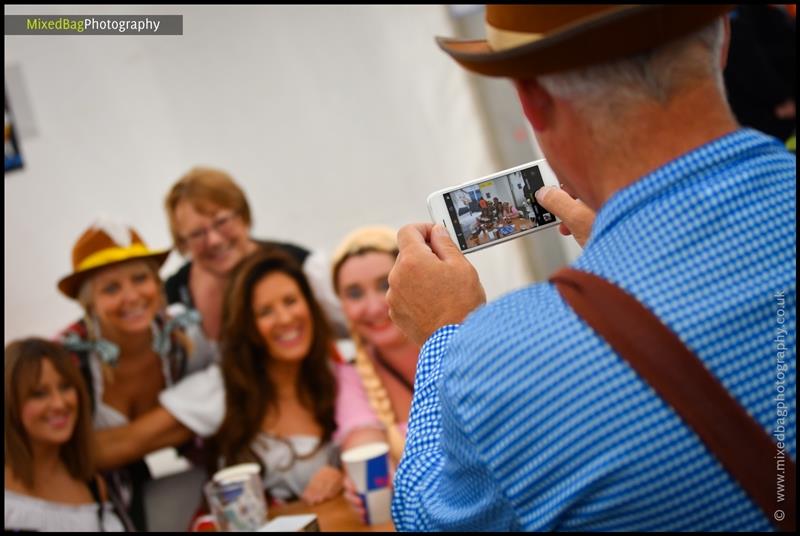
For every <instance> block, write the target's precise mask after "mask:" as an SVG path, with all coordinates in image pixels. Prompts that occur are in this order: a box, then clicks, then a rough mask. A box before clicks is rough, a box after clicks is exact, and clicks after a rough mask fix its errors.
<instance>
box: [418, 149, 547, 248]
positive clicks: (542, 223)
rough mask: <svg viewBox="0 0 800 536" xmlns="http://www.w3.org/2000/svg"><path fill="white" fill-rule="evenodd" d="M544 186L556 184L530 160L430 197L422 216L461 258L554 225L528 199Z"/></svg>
mask: <svg viewBox="0 0 800 536" xmlns="http://www.w3.org/2000/svg"><path fill="white" fill-rule="evenodd" d="M545 185H548V186H557V185H558V180H557V179H556V176H555V173H553V170H552V168H551V167H550V166H549V165H547V161H546V160H544V159H542V160H536V161H534V162H528V163H527V164H522V165H520V166H517V167H513V168H510V169H506V170H503V171H499V172H497V173H494V174H492V175H489V176H486V177H481V178H480V179H475V180H474V181H470V182H468V183H465V184H462V185H460V186H454V187H450V188H445V189H444V190H439V191H437V192H433V193H432V194H431V195H429V196H428V211H429V212H430V214H431V218H432V219H433V221H434V223H441V224H442V225H443V226H444V227H445V229H447V232H448V233H450V238H452V239H453V242H455V243H456V244H458V245H459V247H460V248H461V251H462V252H463V253H472V252H473V251H478V250H479V249H483V248H486V247H489V246H493V245H495V244H499V243H501V242H507V241H508V240H513V239H514V238H517V237H520V236H523V235H526V234H528V233H533V232H535V231H540V230H542V229H547V228H549V227H553V226H556V225H558V224H559V223H560V221H559V220H558V219H557V218H556V217H555V215H554V214H552V213H550V212H548V211H546V210H545V209H544V208H542V207H541V205H539V203H538V202H537V201H536V198H535V197H534V194H535V193H536V191H537V190H538V189H539V188H541V187H542V186H545Z"/></svg>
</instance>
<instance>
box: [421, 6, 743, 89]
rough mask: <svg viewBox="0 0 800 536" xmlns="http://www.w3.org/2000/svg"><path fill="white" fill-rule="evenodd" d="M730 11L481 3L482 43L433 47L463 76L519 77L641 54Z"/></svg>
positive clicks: (723, 8) (455, 42) (452, 41)
mask: <svg viewBox="0 0 800 536" xmlns="http://www.w3.org/2000/svg"><path fill="white" fill-rule="evenodd" d="M733 7H734V5H733V4H720V5H665V4H654V5H618V4H615V5H609V4H603V5H601V4H587V5H577V4H565V5H517V4H508V5H499V4H489V5H487V6H486V36H487V37H486V39H485V40H472V41H462V40H455V39H447V38H443V37H437V38H436V41H437V42H438V44H439V46H440V47H441V48H442V50H444V51H445V52H447V53H448V54H450V56H452V57H453V59H455V60H456V61H457V62H458V63H460V64H461V65H462V66H463V67H465V68H466V69H469V70H470V71H474V72H476V73H479V74H483V75H487V76H504V77H509V78H517V79H526V78H534V77H536V76H539V75H543V74H547V73H554V72H559V71H566V70H569V69H575V68H578V67H585V66H588V65H593V64H598V63H603V62H606V61H611V60H615V59H620V58H624V57H626V56H630V55H633V54H637V53H640V52H644V51H646V50H649V49H652V48H654V47H657V46H659V45H661V44H663V43H666V42H668V41H671V40H673V39H676V38H678V37H681V36H683V35H686V34H689V33H691V32H693V31H695V30H699V29H700V28H702V27H703V26H704V25H705V24H708V23H710V22H711V21H712V20H714V19H715V18H717V17H720V16H722V15H723V14H725V13H726V12H728V11H730V10H731V9H732V8H733Z"/></svg>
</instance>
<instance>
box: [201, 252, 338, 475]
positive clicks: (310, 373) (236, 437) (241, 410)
mask: <svg viewBox="0 0 800 536" xmlns="http://www.w3.org/2000/svg"><path fill="white" fill-rule="evenodd" d="M276 272H280V273H283V274H286V275H287V276H289V277H291V278H292V279H293V280H294V281H295V282H296V283H297V285H298V286H299V287H300V290H301V292H302V294H303V298H304V299H305V300H306V302H307V303H308V308H309V310H310V311H311V319H312V322H313V324H314V325H313V339H312V343H311V348H310V350H309V353H308V355H307V356H306V357H305V358H304V359H303V361H302V363H301V366H300V374H299V376H298V384H297V391H298V395H299V397H300V402H301V403H302V404H303V405H304V406H305V407H306V408H308V409H309V410H311V412H312V413H313V415H314V418H315V420H316V422H317V423H318V424H319V425H320V427H321V428H322V430H323V431H322V437H321V438H320V443H319V445H323V444H324V443H327V442H328V441H329V440H330V439H331V436H332V435H333V432H334V430H335V428H336V422H335V419H334V404H335V400H336V379H335V377H334V374H333V370H332V368H331V361H330V356H331V348H332V344H333V339H332V335H331V328H330V327H329V324H328V321H327V319H326V318H325V315H324V313H323V312H322V308H321V307H320V305H319V303H317V300H316V299H315V298H314V294H313V293H312V291H311V286H310V285H309V283H308V280H307V279H306V277H305V275H304V274H303V272H302V270H301V268H300V266H299V265H298V264H297V262H296V261H295V260H294V259H292V258H291V257H289V256H288V255H287V254H285V253H283V252H281V251H276V250H270V251H264V250H260V251H258V252H256V253H254V254H252V255H251V256H249V257H247V258H246V259H244V260H243V261H242V262H241V263H240V264H239V266H238V267H237V268H236V270H235V271H234V274H233V276H232V278H231V280H230V282H229V283H228V288H227V289H226V292H225V302H224V305H223V309H222V318H223V329H222V338H221V341H220V346H221V353H222V367H221V368H222V375H223V378H224V381H225V399H226V400H225V419H224V421H223V422H222V426H221V427H220V429H219V431H218V432H217V434H216V436H215V437H214V440H213V442H212V443H213V452H214V456H213V458H212V460H210V461H211V464H212V465H213V464H216V463H217V462H218V461H219V457H220V456H221V457H223V458H224V463H225V465H232V464H236V463H243V462H252V461H255V462H258V463H261V462H260V460H259V459H258V456H256V455H255V453H254V452H253V450H252V449H251V447H250V445H251V443H252V442H253V440H254V439H255V437H256V436H257V435H258V433H259V432H260V430H261V424H262V422H263V420H264V417H265V416H266V415H267V413H268V412H270V411H273V412H274V411H277V410H278V401H277V396H276V389H275V385H273V384H272V382H271V381H270V379H269V376H268V375H267V361H268V360H269V359H272V357H271V356H270V355H269V351H268V349H267V345H266V343H265V342H264V340H263V337H262V336H261V335H260V334H259V332H258V330H257V328H256V322H255V318H254V314H253V303H252V300H253V290H254V289H255V287H256V285H257V284H258V283H259V282H260V281H261V280H262V279H264V277H266V276H268V275H270V274H273V273H276Z"/></svg>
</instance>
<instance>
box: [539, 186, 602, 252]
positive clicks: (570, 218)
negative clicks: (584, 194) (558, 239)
mask: <svg viewBox="0 0 800 536" xmlns="http://www.w3.org/2000/svg"><path fill="white" fill-rule="evenodd" d="M536 200H537V201H538V202H539V204H540V205H542V207H544V208H545V210H548V211H549V212H552V213H553V214H555V215H556V217H557V218H558V219H559V220H561V225H559V227H558V230H559V232H560V233H561V234H562V235H564V236H569V235H572V237H573V238H574V239H575V241H576V242H577V243H578V245H579V246H580V247H583V246H584V244H586V241H587V240H588V239H589V234H590V233H591V232H592V224H593V223H594V217H595V212H594V211H593V210H592V209H590V208H589V207H587V206H586V205H585V204H584V203H583V201H580V200H579V199H575V198H573V197H572V196H571V195H570V194H569V193H568V192H567V191H566V190H561V189H559V188H556V187H555V186H545V187H544V188H540V189H539V190H537V191H536Z"/></svg>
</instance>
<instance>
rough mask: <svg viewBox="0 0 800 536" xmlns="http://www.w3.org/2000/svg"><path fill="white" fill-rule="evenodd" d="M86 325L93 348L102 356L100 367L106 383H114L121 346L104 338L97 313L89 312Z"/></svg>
mask: <svg viewBox="0 0 800 536" xmlns="http://www.w3.org/2000/svg"><path fill="white" fill-rule="evenodd" d="M86 327H87V331H88V334H89V341H90V342H91V344H92V350H94V351H95V352H97V355H99V356H100V368H101V370H102V371H103V380H104V381H105V382H106V383H114V368H113V367H114V366H116V364H117V361H119V347H118V346H117V345H116V344H114V343H113V342H111V341H108V340H106V339H103V337H102V333H101V331H100V320H99V319H98V318H97V315H94V314H91V315H90V314H88V312H87V317H86Z"/></svg>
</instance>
